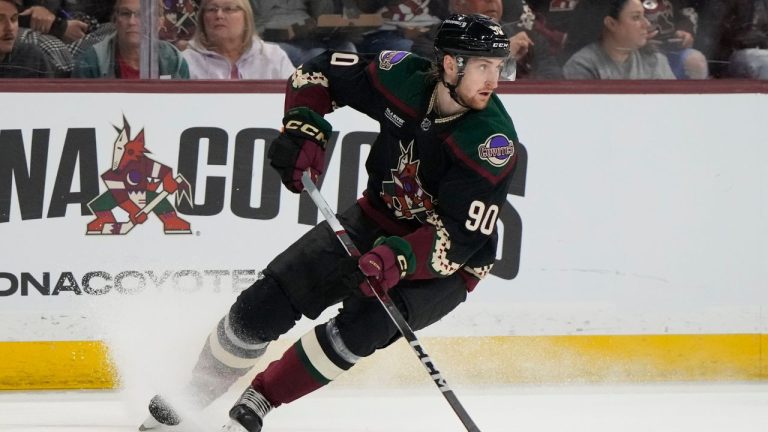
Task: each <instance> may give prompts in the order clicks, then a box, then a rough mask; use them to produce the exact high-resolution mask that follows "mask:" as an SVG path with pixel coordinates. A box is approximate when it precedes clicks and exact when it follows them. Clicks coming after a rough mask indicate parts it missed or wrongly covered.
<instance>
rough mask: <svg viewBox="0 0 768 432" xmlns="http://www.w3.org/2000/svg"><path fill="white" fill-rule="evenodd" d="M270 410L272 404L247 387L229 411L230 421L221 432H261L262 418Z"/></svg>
mask: <svg viewBox="0 0 768 432" xmlns="http://www.w3.org/2000/svg"><path fill="white" fill-rule="evenodd" d="M271 410H272V404H271V403H269V401H268V400H267V399H266V398H265V397H264V396H263V395H262V394H261V393H259V392H257V391H256V390H254V389H253V387H248V388H247V389H246V390H245V392H243V394H242V396H240V399H238V400H237V402H236V403H235V406H233V407H232V409H231V410H229V418H230V419H231V420H230V422H229V423H227V424H226V425H225V426H224V427H223V428H222V432H261V426H262V424H263V419H264V416H265V415H267V413H268V412H270V411H271Z"/></svg>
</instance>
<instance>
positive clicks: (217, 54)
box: [183, 0, 295, 80]
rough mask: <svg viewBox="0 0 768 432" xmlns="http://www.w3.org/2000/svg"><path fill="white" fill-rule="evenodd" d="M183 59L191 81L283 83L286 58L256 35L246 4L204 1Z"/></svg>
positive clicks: (286, 72) (241, 0)
mask: <svg viewBox="0 0 768 432" xmlns="http://www.w3.org/2000/svg"><path fill="white" fill-rule="evenodd" d="M197 22H198V27H197V31H196V32H195V35H194V37H193V38H192V40H191V41H190V43H189V47H188V48H187V49H186V50H184V53H183V55H184V58H185V59H186V60H187V63H188V64H189V74H190V76H191V77H192V78H193V79H281V80H282V79H286V78H288V77H289V76H290V75H291V74H292V73H293V71H294V70H295V68H294V67H293V64H292V63H291V60H290V59H289V58H288V54H286V53H285V51H283V49H282V48H280V46H278V45H277V44H274V43H269V42H264V41H263V40H261V38H259V37H258V36H257V34H256V26H255V24H254V19H253V9H252V8H251V5H250V3H249V2H248V0H203V1H202V3H201V4H200V9H199V10H198V12H197Z"/></svg>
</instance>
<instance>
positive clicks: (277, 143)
mask: <svg viewBox="0 0 768 432" xmlns="http://www.w3.org/2000/svg"><path fill="white" fill-rule="evenodd" d="M509 45H510V44H509V37H508V36H507V35H506V34H505V33H504V31H503V30H502V28H501V26H499V25H498V24H497V23H495V22H493V21H492V20H490V19H489V18H488V17H485V16H481V15H460V14H456V15H451V16H449V17H448V18H447V19H446V20H444V21H443V23H442V25H441V27H440V29H439V31H438V32H437V37H436V38H435V41H434V53H433V57H432V59H431V60H430V59H425V58H422V57H419V56H415V55H413V54H412V53H409V52H407V51H382V52H380V53H378V54H357V53H350V52H339V51H327V52H325V53H323V54H321V55H319V56H317V57H314V58H313V59H312V60H310V61H308V62H306V63H304V64H303V65H302V66H301V67H299V68H298V69H297V70H296V72H295V73H294V74H293V76H292V77H291V78H289V80H288V85H287V90H286V96H285V115H284V117H283V131H282V132H281V133H280V134H279V135H278V137H277V138H276V139H275V140H274V141H273V142H272V143H271V145H270V148H269V150H268V158H269V161H270V165H271V166H272V167H273V168H274V169H275V170H276V171H277V172H278V174H279V175H280V178H281V179H282V182H283V184H284V185H285V187H286V188H287V189H288V190H289V191H290V192H293V193H299V192H301V191H302V190H303V183H302V182H301V181H300V177H301V175H302V174H303V173H306V172H309V173H310V175H311V177H312V178H313V179H314V180H315V181H317V179H318V177H319V176H321V175H322V173H323V171H324V170H325V146H326V145H327V143H328V140H329V138H330V136H331V131H332V127H331V125H330V123H328V121H327V120H326V119H325V117H324V116H325V115H326V114H329V113H330V112H332V111H333V110H335V109H337V108H341V107H344V106H349V107H351V108H352V109H355V110H357V111H359V112H361V113H364V114H366V115H368V116H369V117H371V118H373V119H374V120H376V121H377V122H378V123H379V126H380V130H379V134H378V136H377V138H376V139H375V140H374V142H373V144H372V145H371V149H370V153H369V155H368V158H367V161H366V164H365V166H366V171H367V174H368V181H367V187H366V190H365V192H364V193H363V194H362V196H361V197H360V198H359V199H358V200H357V201H356V202H355V203H354V204H353V205H352V206H350V207H349V208H347V209H346V210H343V211H342V212H341V213H340V214H339V219H340V221H341V223H342V225H344V228H345V230H346V232H347V233H348V234H349V236H350V238H351V241H352V242H354V244H355V245H356V246H357V248H358V249H359V250H360V251H361V252H362V255H361V256H359V257H352V256H350V255H348V254H347V252H346V251H345V249H344V247H343V246H342V245H341V244H340V242H339V240H338V239H337V237H336V234H335V233H334V231H333V230H332V229H331V228H330V226H329V225H328V224H327V223H321V224H319V225H317V226H315V227H314V228H312V229H310V230H309V231H308V232H307V233H306V234H304V236H302V237H301V238H300V239H298V240H296V241H295V242H294V243H293V244H292V245H290V246H289V247H288V248H287V249H286V250H284V251H283V252H281V253H280V254H279V255H278V256H277V257H276V258H275V259H274V260H272V262H270V263H269V264H268V265H267V266H266V268H265V269H264V270H263V272H262V277H261V278H259V280H257V281H256V282H255V283H254V284H253V285H252V286H251V287H249V288H247V289H246V290H245V291H243V292H242V293H241V294H240V295H239V297H238V298H237V300H236V301H235V303H234V305H232V307H231V308H230V309H229V311H228V312H226V313H225V314H224V316H223V317H222V318H221V320H220V321H219V323H218V324H217V325H216V327H215V329H214V330H213V332H212V333H211V334H210V335H209V336H208V338H207V339H206V343H205V346H204V348H203V350H202V352H201V354H200V356H199V358H198V362H197V364H196V366H195V368H194V370H193V372H192V379H191V382H190V384H189V386H188V388H187V389H185V391H184V392H183V393H184V394H186V395H187V396H186V399H185V397H184V395H181V397H177V398H176V399H175V400H174V398H173V397H172V396H173V395H170V396H166V395H158V396H155V397H153V398H152V399H151V401H150V404H149V413H150V415H149V418H148V419H147V421H146V422H145V423H144V424H143V425H142V430H151V429H152V428H154V427H157V426H160V425H175V424H179V425H183V422H184V419H183V418H182V416H181V415H180V414H179V413H180V410H177V409H175V408H174V407H175V406H190V405H192V406H196V407H197V408H201V407H204V406H206V405H208V404H210V403H211V402H212V401H213V400H214V399H216V398H218V397H219V396H221V395H222V394H224V393H225V392H226V391H227V390H228V388H229V387H230V386H231V385H232V384H233V383H234V382H235V381H236V380H237V379H238V378H239V377H241V376H243V375H245V374H246V373H248V371H249V370H250V369H251V368H252V367H253V366H254V365H255V363H256V361H257V359H258V358H259V357H260V356H261V355H262V354H263V353H264V352H265V350H266V349H267V347H268V345H269V344H270V342H272V341H274V340H276V339H277V338H278V337H279V336H281V335H283V334H285V333H286V332H287V331H288V330H289V329H291V328H292V327H293V326H294V324H295V323H296V321H297V320H299V319H300V318H301V317H302V316H305V317H307V318H309V319H316V318H317V317H318V316H319V315H320V314H321V312H322V311H324V310H325V309H327V308H329V307H331V306H333V305H336V304H339V303H341V309H340V311H339V313H338V314H337V315H336V316H334V317H333V318H331V319H330V320H328V321H326V322H323V323H321V324H318V325H317V326H316V327H315V328H314V329H312V330H311V331H309V332H308V333H306V334H305V335H304V336H302V337H301V338H300V339H299V340H298V341H296V342H295V343H294V344H293V345H292V346H291V347H290V348H288V349H287V350H286V351H285V353H284V354H283V356H282V357H281V358H280V359H279V360H276V361H274V362H273V363H271V364H269V365H268V366H267V367H266V369H265V370H263V371H261V372H259V373H258V374H257V375H256V376H255V378H254V379H253V380H252V381H251V382H250V383H249V385H248V386H247V388H246V389H245V391H244V392H243V393H242V396H241V397H240V398H239V399H238V400H237V402H235V404H234V406H233V407H232V409H231V410H230V411H229V416H230V419H231V421H230V423H229V424H227V425H226V426H225V429H224V430H225V431H230V432H258V431H261V429H262V424H263V421H264V418H265V416H266V414H267V413H268V412H270V411H271V410H272V409H274V408H277V407H279V406H281V405H283V404H287V403H289V402H292V401H294V400H296V399H299V398H301V397H303V396H305V395H307V394H309V393H310V392H312V391H314V390H317V389H319V388H321V387H323V386H324V385H326V384H328V383H329V382H331V381H333V380H334V379H336V378H337V377H339V376H340V375H341V374H342V373H344V372H345V371H347V370H349V369H350V368H352V367H353V366H354V365H355V364H356V363H357V362H358V361H359V360H360V359H362V358H364V357H368V356H370V355H372V354H373V353H374V352H376V351H377V350H380V349H383V348H385V347H387V346H389V345H390V344H392V343H393V342H395V341H396V340H397V339H399V338H400V333H399V332H398V329H397V327H396V325H395V324H394V322H393V321H392V320H391V319H390V318H389V316H388V312H387V310H386V309H384V308H383V307H382V305H381V304H380V303H379V301H378V299H377V298H376V295H379V296H386V297H389V298H390V299H391V300H392V302H393V303H394V305H395V306H396V307H397V308H398V309H399V310H400V311H401V312H403V314H404V316H405V317H406V320H407V321H408V324H409V325H410V327H411V328H412V329H413V330H419V329H423V328H425V327H427V326H429V325H431V324H433V323H435V322H436V321H438V320H440V319H441V318H443V317H445V316H446V315H448V314H449V313H450V312H451V311H453V310H454V309H455V308H457V307H458V306H459V305H460V304H461V303H462V302H464V300H466V298H467V295H468V293H469V292H471V291H473V290H474V289H475V287H476V286H477V285H478V283H480V282H481V281H482V279H484V278H485V277H487V276H488V275H489V274H490V272H491V269H492V267H493V264H494V262H495V257H496V252H497V251H496V245H497V240H498V231H497V226H496V221H497V220H498V217H499V214H500V212H501V209H502V207H503V206H504V204H505V203H506V197H507V192H508V190H509V188H510V185H511V183H512V181H513V177H514V174H515V173H516V170H515V168H516V166H517V157H518V152H520V151H522V149H521V146H520V143H519V141H518V137H517V132H516V131H515V127H514V125H513V123H512V120H511V119H510V117H509V115H508V114H507V112H506V110H505V108H504V105H503V104H502V102H501V100H500V99H499V98H498V96H496V94H495V92H494V91H495V89H496V88H497V86H498V85H499V75H500V73H501V69H502V66H503V63H504V61H505V60H506V59H507V58H508V56H509ZM374 290H375V291H374ZM414 361H416V359H414ZM176 401H178V404H177V402H176ZM330 418H332V417H331V416H329V417H328V418H326V419H318V421H321V422H329V421H331V420H329V419H330ZM182 427H183V426H182ZM323 428H324V429H327V428H328V426H323Z"/></svg>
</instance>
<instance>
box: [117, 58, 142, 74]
mask: <svg viewBox="0 0 768 432" xmlns="http://www.w3.org/2000/svg"><path fill="white" fill-rule="evenodd" d="M116 60H117V71H116V72H117V77H118V78H120V79H139V78H140V76H139V70H138V69H136V68H134V67H133V66H131V65H129V64H128V63H126V62H125V60H123V58H122V57H121V56H120V54H118V55H117V59H116Z"/></svg>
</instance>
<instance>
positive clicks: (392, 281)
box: [357, 237, 416, 297]
mask: <svg viewBox="0 0 768 432" xmlns="http://www.w3.org/2000/svg"><path fill="white" fill-rule="evenodd" d="M374 245H375V246H376V247H374V248H373V249H372V250H371V251H370V252H368V253H366V254H364V255H363V256H361V257H360V260H359V261H358V263H357V265H358V268H359V269H360V271H361V272H362V273H363V275H365V276H366V277H367V278H369V280H371V281H372V282H373V284H369V283H368V282H367V281H363V283H361V284H360V285H359V286H360V291H362V293H363V295H365V296H368V297H372V296H373V295H374V293H373V290H372V289H371V285H374V286H378V287H380V288H381V290H382V291H383V293H382V294H386V292H387V291H389V289H390V288H392V287H394V286H395V285H397V283H398V282H400V279H402V278H404V277H405V276H406V275H407V274H409V273H413V271H414V269H415V267H416V257H415V256H414V255H413V250H412V249H411V245H410V244H409V243H408V242H407V241H405V240H404V239H402V238H401V237H386V238H385V237H379V239H378V240H376V243H375V244H374Z"/></svg>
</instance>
